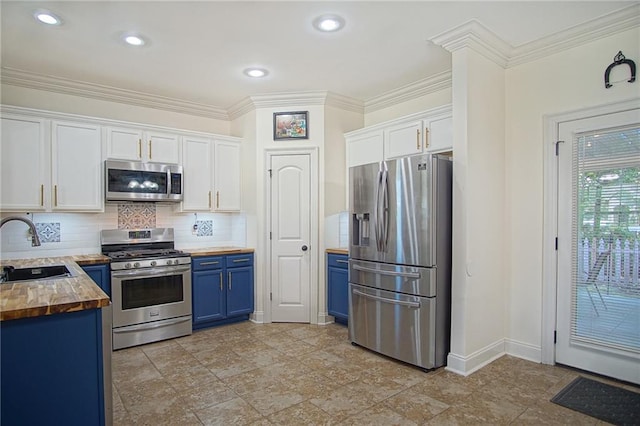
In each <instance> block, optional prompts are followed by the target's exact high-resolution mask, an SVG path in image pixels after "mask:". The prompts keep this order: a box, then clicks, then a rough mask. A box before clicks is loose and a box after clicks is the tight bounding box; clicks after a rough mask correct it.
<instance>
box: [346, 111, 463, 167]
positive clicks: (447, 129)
mask: <svg viewBox="0 0 640 426" xmlns="http://www.w3.org/2000/svg"><path fill="white" fill-rule="evenodd" d="M345 139H346V149H347V169H348V168H349V167H352V166H358V165H361V164H369V163H376V162H379V161H382V160H390V159H392V158H398V157H405V156H410V155H417V154H422V153H425V152H433V153H437V152H446V151H451V150H452V148H453V129H452V120H451V107H450V106H445V107H439V108H434V109H432V110H429V111H424V112H420V113H416V114H411V115H409V116H406V117H402V118H399V119H396V120H391V121H387V122H384V123H380V124H376V125H375V126H370V127H365V128H363V129H360V130H356V131H353V132H349V133H346V134H345Z"/></svg>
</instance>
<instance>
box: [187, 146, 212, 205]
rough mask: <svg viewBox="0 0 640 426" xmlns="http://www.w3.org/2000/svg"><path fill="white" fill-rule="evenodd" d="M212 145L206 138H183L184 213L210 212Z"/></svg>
mask: <svg viewBox="0 0 640 426" xmlns="http://www.w3.org/2000/svg"><path fill="white" fill-rule="evenodd" d="M211 145H212V141H211V140H210V139H206V138H195V137H183V138H182V160H183V162H182V167H183V173H184V174H183V179H184V182H183V191H184V199H183V201H182V211H209V210H211V208H212V195H211V158H212V155H211Z"/></svg>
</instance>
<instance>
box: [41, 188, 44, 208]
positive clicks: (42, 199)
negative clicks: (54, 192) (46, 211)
mask: <svg viewBox="0 0 640 426" xmlns="http://www.w3.org/2000/svg"><path fill="white" fill-rule="evenodd" d="M40 206H44V185H40Z"/></svg>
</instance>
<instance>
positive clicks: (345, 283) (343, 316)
mask: <svg viewBox="0 0 640 426" xmlns="http://www.w3.org/2000/svg"><path fill="white" fill-rule="evenodd" d="M348 262H349V261H348V256H347V255H344V254H333V253H330V254H327V311H328V312H329V315H333V317H334V318H335V319H336V322H340V323H347V321H348V319H349V268H348V266H349V263H348Z"/></svg>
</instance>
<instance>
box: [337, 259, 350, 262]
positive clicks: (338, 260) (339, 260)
mask: <svg viewBox="0 0 640 426" xmlns="http://www.w3.org/2000/svg"><path fill="white" fill-rule="evenodd" d="M336 263H349V261H348V260H342V259H336Z"/></svg>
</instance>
